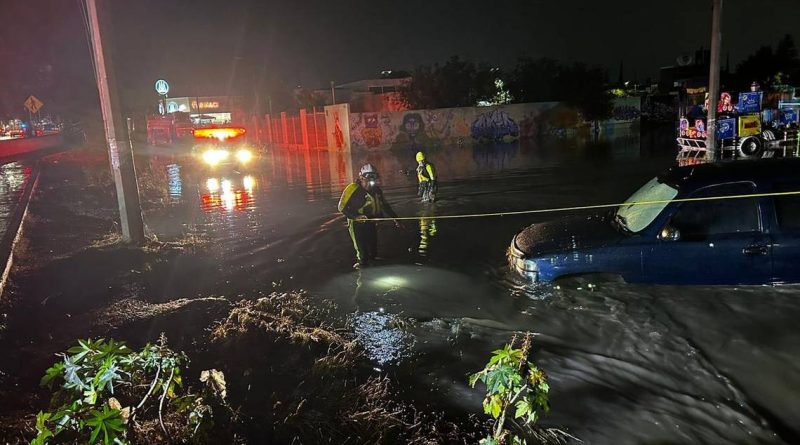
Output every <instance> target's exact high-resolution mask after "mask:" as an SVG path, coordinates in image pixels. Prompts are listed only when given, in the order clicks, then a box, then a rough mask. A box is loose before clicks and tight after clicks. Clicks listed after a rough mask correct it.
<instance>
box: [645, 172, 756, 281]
mask: <svg viewBox="0 0 800 445" xmlns="http://www.w3.org/2000/svg"><path fill="white" fill-rule="evenodd" d="M755 191H756V189H755V184H753V183H751V182H737V183H726V184H719V185H713V186H709V187H705V188H702V189H699V190H697V191H695V192H694V193H693V194H691V195H690V196H689V198H718V197H726V196H740V195H747V194H753V193H755ZM762 199H763V198H735V199H709V200H703V201H692V202H683V203H678V204H677V205H675V206H674V207H671V209H672V212H673V213H672V215H671V217H670V218H669V222H668V223H667V224H666V225H665V226H664V230H662V231H661V233H660V234H659V239H656V240H653V242H652V243H651V244H649V245H647V246H645V249H644V251H643V259H642V261H643V264H644V270H645V276H646V277H647V280H648V281H650V282H655V283H664V284H760V283H766V282H769V281H770V279H771V276H772V241H771V238H770V237H769V235H768V234H766V233H765V232H764V230H763V226H764V225H763V223H762V214H761V207H762V205H763V202H762ZM670 231H671V232H672V233H673V234H677V237H674V238H673V237H670V236H668V235H669V234H670ZM665 235H667V236H665Z"/></svg>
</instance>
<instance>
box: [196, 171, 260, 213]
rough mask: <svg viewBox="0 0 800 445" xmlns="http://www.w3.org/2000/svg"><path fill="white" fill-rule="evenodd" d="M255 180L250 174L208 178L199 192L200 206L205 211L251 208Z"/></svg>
mask: <svg viewBox="0 0 800 445" xmlns="http://www.w3.org/2000/svg"><path fill="white" fill-rule="evenodd" d="M255 187H256V180H255V178H254V177H253V176H251V175H245V176H231V177H220V178H216V177H214V178H208V179H206V182H205V190H204V192H203V193H201V194H200V202H201V207H202V208H203V210H205V211H206V212H211V211H216V210H220V209H222V210H225V211H227V212H233V211H234V210H237V211H242V210H248V209H251V208H252V205H253V202H254V190H255Z"/></svg>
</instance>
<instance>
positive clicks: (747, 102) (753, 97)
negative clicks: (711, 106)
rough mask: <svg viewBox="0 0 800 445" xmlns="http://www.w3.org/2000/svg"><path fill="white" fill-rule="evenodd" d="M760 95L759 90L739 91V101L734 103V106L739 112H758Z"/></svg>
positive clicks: (759, 109) (761, 94)
mask: <svg viewBox="0 0 800 445" xmlns="http://www.w3.org/2000/svg"><path fill="white" fill-rule="evenodd" d="M762 96H763V93H762V92H761V91H750V92H746V93H739V103H738V104H736V108H738V109H739V112H740V113H758V112H760V111H761V98H762Z"/></svg>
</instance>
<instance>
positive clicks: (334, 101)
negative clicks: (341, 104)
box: [331, 80, 336, 105]
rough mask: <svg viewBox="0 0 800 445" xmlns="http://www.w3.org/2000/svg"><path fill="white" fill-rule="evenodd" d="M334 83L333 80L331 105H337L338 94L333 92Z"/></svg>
mask: <svg viewBox="0 0 800 445" xmlns="http://www.w3.org/2000/svg"><path fill="white" fill-rule="evenodd" d="M334 85H335V84H334V82H333V81H332V80H331V102H333V103H332V104H331V105H336V92H335V91H334V90H333V86H334Z"/></svg>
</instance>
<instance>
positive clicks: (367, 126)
mask: <svg viewBox="0 0 800 445" xmlns="http://www.w3.org/2000/svg"><path fill="white" fill-rule="evenodd" d="M361 136H362V137H363V139H364V144H365V145H366V146H367V147H369V148H375V147H379V146H380V145H381V143H382V142H383V138H382V136H383V130H381V127H380V125H379V122H378V115H377V114H375V113H365V114H364V128H362V129H361Z"/></svg>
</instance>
